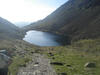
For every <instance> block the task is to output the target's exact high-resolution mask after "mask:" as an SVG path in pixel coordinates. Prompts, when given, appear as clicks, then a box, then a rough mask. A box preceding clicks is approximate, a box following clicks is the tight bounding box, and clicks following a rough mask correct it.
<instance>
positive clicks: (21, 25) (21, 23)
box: [14, 22, 30, 28]
mask: <svg viewBox="0 0 100 75" xmlns="http://www.w3.org/2000/svg"><path fill="white" fill-rule="evenodd" d="M14 24H15V25H16V26H18V27H20V28H22V27H24V26H27V25H29V24H30V22H16V23H14Z"/></svg>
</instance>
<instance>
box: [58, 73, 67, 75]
mask: <svg viewBox="0 0 100 75" xmlns="http://www.w3.org/2000/svg"><path fill="white" fill-rule="evenodd" d="M58 75H67V73H58Z"/></svg>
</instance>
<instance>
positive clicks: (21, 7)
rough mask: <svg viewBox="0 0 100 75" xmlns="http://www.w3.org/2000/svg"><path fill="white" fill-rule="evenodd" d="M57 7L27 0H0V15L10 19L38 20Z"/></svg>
mask: <svg viewBox="0 0 100 75" xmlns="http://www.w3.org/2000/svg"><path fill="white" fill-rule="evenodd" d="M54 10H55V8H52V7H50V6H45V5H41V4H35V3H34V2H31V0H30V1H27V0H0V16H2V17H4V18H6V19H8V20H10V21H11V22H18V21H32V22H33V21H37V20H39V19H43V18H44V17H46V16H47V15H49V14H50V13H51V12H52V11H54Z"/></svg>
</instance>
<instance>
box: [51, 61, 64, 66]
mask: <svg viewBox="0 0 100 75" xmlns="http://www.w3.org/2000/svg"><path fill="white" fill-rule="evenodd" d="M50 64H52V65H61V66H62V65H64V63H61V62H51V63H50Z"/></svg>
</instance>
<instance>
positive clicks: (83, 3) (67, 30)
mask: <svg viewBox="0 0 100 75" xmlns="http://www.w3.org/2000/svg"><path fill="white" fill-rule="evenodd" d="M24 29H25V30H26V31H27V30H32V29H36V30H41V31H49V32H53V33H56V34H60V35H65V36H66V35H67V36H69V37H70V38H71V39H73V40H78V39H86V38H98V37H100V0H69V1H68V2H67V3H65V4H64V5H62V6H61V7H60V8H58V9H57V10H56V11H54V12H53V13H52V14H50V15H49V16H47V17H46V18H45V19H43V20H41V21H39V22H36V23H33V24H31V25H29V26H26V27H24Z"/></svg>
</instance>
